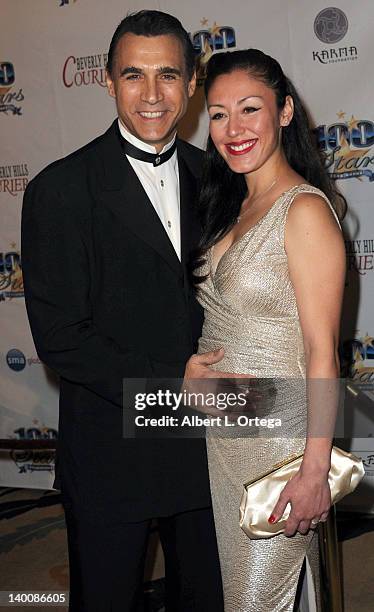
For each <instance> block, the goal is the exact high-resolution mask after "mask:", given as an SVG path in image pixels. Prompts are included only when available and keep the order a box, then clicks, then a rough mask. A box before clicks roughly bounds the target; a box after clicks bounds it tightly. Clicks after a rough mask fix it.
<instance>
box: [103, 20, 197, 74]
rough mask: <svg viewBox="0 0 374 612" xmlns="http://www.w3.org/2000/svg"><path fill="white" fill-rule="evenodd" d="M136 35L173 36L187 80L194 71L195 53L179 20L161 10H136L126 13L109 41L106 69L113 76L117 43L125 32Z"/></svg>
mask: <svg viewBox="0 0 374 612" xmlns="http://www.w3.org/2000/svg"><path fill="white" fill-rule="evenodd" d="M128 33H129V34H136V35H137V36H165V35H167V36H175V38H177V39H178V40H179V42H180V44H181V46H182V50H183V55H184V63H185V68H186V73H187V77H188V80H191V78H192V76H193V73H194V71H195V54H194V49H193V46H192V43H191V39H190V37H189V35H188V33H187V32H186V30H185V29H184V27H183V26H182V24H181V22H180V21H179V20H178V19H177V18H176V17H173V15H169V14H168V13H163V12H161V11H148V10H143V11H138V12H137V13H131V14H129V15H127V16H126V17H125V18H124V19H123V20H122V21H121V23H120V24H119V25H118V27H117V29H116V31H115V32H114V34H113V38H112V40H111V43H110V47H109V52H108V60H107V65H106V69H107V71H108V73H109V74H110V75H111V76H113V69H114V64H115V59H116V50H117V46H118V43H119V41H120V39H121V38H122V36H124V35H125V34H128Z"/></svg>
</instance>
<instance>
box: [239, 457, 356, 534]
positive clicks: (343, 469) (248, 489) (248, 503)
mask: <svg viewBox="0 0 374 612" xmlns="http://www.w3.org/2000/svg"><path fill="white" fill-rule="evenodd" d="M302 459H303V455H302V454H300V455H293V456H292V457H290V458H289V459H286V460H285V461H282V462H281V463H278V464H277V465H275V466H274V467H273V468H272V469H271V470H270V471H269V472H267V473H266V474H262V476H260V477H258V478H256V479H255V480H252V481H250V482H247V483H246V484H245V485H244V491H243V496H242V499H241V502H240V515H239V517H240V518H239V525H240V527H241V528H242V529H243V531H244V532H245V533H246V534H247V536H248V537H249V538H251V539H253V540H259V539H261V538H271V537H273V536H275V535H278V534H279V533H282V532H283V531H284V528H285V523H286V520H287V519H288V517H289V514H290V510H291V506H290V504H287V507H286V509H285V511H284V514H283V516H282V518H281V519H279V521H278V522H277V523H273V524H271V523H269V522H268V518H269V516H270V515H271V513H272V510H273V508H274V506H275V504H276V503H277V501H278V498H279V495H280V494H281V492H282V490H283V488H284V487H285V485H286V484H287V482H288V481H289V480H290V478H291V477H292V476H294V475H295V474H296V472H298V470H299V468H300V465H301V462H302ZM364 474H365V471H364V466H363V463H362V460H361V459H359V458H358V457H356V456H355V455H353V454H352V453H346V452H345V451H343V450H341V449H340V448H337V447H336V446H333V448H332V451H331V469H330V472H329V485H330V489H331V503H332V504H335V503H336V502H338V501H339V500H341V499H342V498H343V497H344V496H345V495H347V494H348V493H352V491H354V490H355V488H356V487H357V485H358V483H359V482H360V480H361V479H362V478H363V476H364Z"/></svg>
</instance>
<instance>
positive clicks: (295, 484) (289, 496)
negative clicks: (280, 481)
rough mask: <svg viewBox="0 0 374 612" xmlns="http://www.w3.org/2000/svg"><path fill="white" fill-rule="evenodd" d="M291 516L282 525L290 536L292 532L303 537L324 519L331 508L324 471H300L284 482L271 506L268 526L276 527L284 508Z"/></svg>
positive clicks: (285, 532)
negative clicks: (289, 510)
mask: <svg viewBox="0 0 374 612" xmlns="http://www.w3.org/2000/svg"><path fill="white" fill-rule="evenodd" d="M288 503H290V504H291V512H290V515H289V517H288V519H287V521H286V528H285V531H284V534H285V535H286V536H293V535H294V534H295V533H296V531H299V532H300V533H302V534H306V533H307V532H308V530H309V529H314V528H315V527H316V526H317V524H318V522H320V521H325V520H326V519H327V516H328V513H329V510H330V507H331V492H330V487H329V484H328V479H327V473H326V471H323V472H321V471H315V470H312V471H310V470H304V471H303V466H302V465H301V467H300V470H299V471H298V473H297V474H296V475H295V476H294V477H293V478H291V480H289V481H288V483H287V484H286V486H285V487H284V489H283V491H282V493H281V494H280V496H279V500H278V502H277V504H276V505H275V507H274V509H273V512H272V514H271V516H270V517H269V523H272V524H273V523H276V522H277V521H278V520H279V519H280V518H281V517H282V515H283V512H284V511H285V509H286V506H287V504H288Z"/></svg>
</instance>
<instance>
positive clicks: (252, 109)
mask: <svg viewBox="0 0 374 612" xmlns="http://www.w3.org/2000/svg"><path fill="white" fill-rule="evenodd" d="M258 110H259V109H258V108H256V107H255V106H246V107H245V108H243V113H246V114H248V113H255V112H256V111H258Z"/></svg>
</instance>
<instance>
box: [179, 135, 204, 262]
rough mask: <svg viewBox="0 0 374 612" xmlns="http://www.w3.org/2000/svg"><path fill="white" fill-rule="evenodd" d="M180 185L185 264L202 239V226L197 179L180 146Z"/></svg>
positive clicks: (182, 245) (183, 259) (182, 246)
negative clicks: (198, 207)
mask: <svg viewBox="0 0 374 612" xmlns="http://www.w3.org/2000/svg"><path fill="white" fill-rule="evenodd" d="M178 166H179V186H180V227H181V256H182V257H181V258H182V264H183V265H184V266H186V265H188V264H189V259H190V253H191V250H193V249H194V248H195V247H196V246H197V244H198V242H199V239H200V235H201V226H200V223H199V220H198V216H197V199H198V190H197V184H196V183H197V181H196V177H195V176H194V175H193V174H192V172H191V170H190V169H189V167H188V165H187V163H186V160H185V159H184V157H183V154H182V152H181V150H180V147H178Z"/></svg>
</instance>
